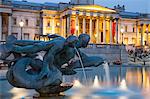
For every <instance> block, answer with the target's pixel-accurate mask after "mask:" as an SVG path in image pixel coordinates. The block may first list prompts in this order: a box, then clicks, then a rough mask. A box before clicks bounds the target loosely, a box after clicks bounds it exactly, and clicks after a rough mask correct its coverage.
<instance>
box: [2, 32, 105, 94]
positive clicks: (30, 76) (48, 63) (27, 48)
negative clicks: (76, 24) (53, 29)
mask: <svg viewBox="0 0 150 99" xmlns="http://www.w3.org/2000/svg"><path fill="white" fill-rule="evenodd" d="M49 37H50V35H49ZM52 37H53V40H50V41H46V42H45V41H30V40H17V39H16V38H15V37H14V36H13V35H10V36H8V38H7V41H6V44H4V45H3V48H4V49H3V50H2V51H3V53H2V55H1V57H0V59H1V60H4V61H8V57H9V56H10V55H11V54H13V55H14V59H12V60H9V61H8V62H9V63H8V65H9V69H8V72H7V75H6V77H7V80H8V82H9V83H10V84H11V85H13V86H14V87H18V88H25V89H35V90H36V91H37V92H38V93H39V94H40V96H51V95H59V94H60V93H61V92H64V91H66V90H68V89H70V88H71V87H72V86H73V85H72V84H71V83H70V84H68V83H67V84H64V83H62V76H63V75H73V74H75V73H76V71H75V70H74V69H76V68H82V69H83V73H84V78H85V80H87V78H86V74H85V70H84V67H91V66H95V67H97V66H99V65H101V64H102V63H103V61H104V60H103V59H102V58H101V57H96V56H87V55H86V54H84V53H82V52H81V51H80V49H79V48H82V47H83V48H84V47H86V46H87V44H88V42H89V40H90V37H89V35H87V34H81V35H80V36H79V37H76V36H69V37H68V38H67V39H65V38H63V37H61V36H57V37H54V36H53V35H52ZM75 47H76V48H75ZM74 48H75V49H74ZM40 52H44V53H45V54H44V55H43V56H42V55H40V56H38V57H37V53H40ZM76 53H77V54H78V56H79V59H80V60H76V61H71V62H69V61H70V60H71V59H72V58H73V57H74V56H75V55H76ZM81 58H82V61H81ZM63 64H67V65H66V66H65V67H63V68H61V66H62V65H63ZM83 64H84V66H83Z"/></svg>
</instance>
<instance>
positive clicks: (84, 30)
mask: <svg viewBox="0 0 150 99" xmlns="http://www.w3.org/2000/svg"><path fill="white" fill-rule="evenodd" d="M83 33H86V19H85V17H83Z"/></svg>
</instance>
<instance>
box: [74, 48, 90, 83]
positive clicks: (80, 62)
mask: <svg viewBox="0 0 150 99" xmlns="http://www.w3.org/2000/svg"><path fill="white" fill-rule="evenodd" d="M74 49H75V50H76V53H77V55H78V57H79V60H80V64H81V66H82V71H83V75H84V79H85V82H86V84H87V77H86V73H85V69H84V66H83V62H82V59H81V56H80V53H79V51H78V50H77V48H76V47H75V48H74Z"/></svg>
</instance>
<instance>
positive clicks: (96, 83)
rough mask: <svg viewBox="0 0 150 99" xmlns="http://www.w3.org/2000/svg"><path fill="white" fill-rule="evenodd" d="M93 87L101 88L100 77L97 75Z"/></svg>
mask: <svg viewBox="0 0 150 99" xmlns="http://www.w3.org/2000/svg"><path fill="white" fill-rule="evenodd" d="M93 88H100V84H99V79H98V76H97V75H96V76H95V78H94V83H93Z"/></svg>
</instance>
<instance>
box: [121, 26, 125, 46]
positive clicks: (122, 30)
mask: <svg viewBox="0 0 150 99" xmlns="http://www.w3.org/2000/svg"><path fill="white" fill-rule="evenodd" d="M123 32H124V29H123V28H121V35H122V44H123Z"/></svg>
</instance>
